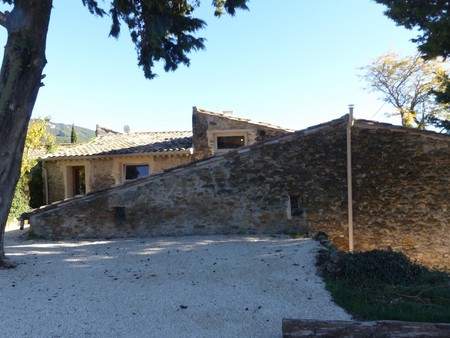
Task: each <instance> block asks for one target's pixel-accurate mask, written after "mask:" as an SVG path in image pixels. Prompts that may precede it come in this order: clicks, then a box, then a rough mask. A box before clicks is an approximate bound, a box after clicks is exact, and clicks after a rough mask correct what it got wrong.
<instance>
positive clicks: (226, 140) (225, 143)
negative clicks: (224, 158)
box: [217, 135, 245, 149]
mask: <svg viewBox="0 0 450 338" xmlns="http://www.w3.org/2000/svg"><path fill="white" fill-rule="evenodd" d="M243 146H245V136H243V135H239V136H217V149H236V148H240V147H243Z"/></svg>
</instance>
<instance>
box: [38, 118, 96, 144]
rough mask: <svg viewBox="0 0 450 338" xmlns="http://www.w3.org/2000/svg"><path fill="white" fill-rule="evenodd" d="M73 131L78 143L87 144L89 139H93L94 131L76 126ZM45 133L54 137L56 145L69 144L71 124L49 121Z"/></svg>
mask: <svg viewBox="0 0 450 338" xmlns="http://www.w3.org/2000/svg"><path fill="white" fill-rule="evenodd" d="M75 130H76V132H77V138H78V143H83V142H87V141H89V140H90V139H91V138H93V137H95V131H94V130H91V129H87V128H83V127H77V126H75ZM47 131H48V132H49V133H50V134H52V135H55V137H56V143H58V144H61V143H70V134H71V132H72V125H71V124H64V123H55V122H51V121H50V122H48V123H47Z"/></svg>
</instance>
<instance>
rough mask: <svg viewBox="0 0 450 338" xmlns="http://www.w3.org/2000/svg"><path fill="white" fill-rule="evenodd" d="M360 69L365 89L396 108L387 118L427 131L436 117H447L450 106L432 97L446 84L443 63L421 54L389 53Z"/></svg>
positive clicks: (445, 71)
mask: <svg viewBox="0 0 450 338" xmlns="http://www.w3.org/2000/svg"><path fill="white" fill-rule="evenodd" d="M361 69H362V70H363V71H364V74H363V75H362V78H363V79H364V80H365V81H366V82H367V84H368V86H367V88H366V89H367V90H369V91H370V92H377V93H379V94H381V97H380V99H381V100H383V101H384V102H386V103H388V104H390V106H391V108H393V109H392V110H391V111H389V112H388V113H387V115H390V116H399V117H400V119H401V123H402V125H403V126H405V127H414V128H418V129H426V128H427V126H430V125H432V124H433V121H434V120H435V119H436V118H440V119H445V118H448V114H449V110H448V104H446V103H440V102H437V101H436V98H435V95H434V94H433V93H435V92H438V91H441V90H442V88H444V87H445V85H446V79H447V77H448V72H447V70H446V64H445V63H444V62H442V61H439V60H438V59H432V60H426V59H424V58H422V57H421V56H420V54H416V55H413V56H406V57H400V55H399V54H397V53H387V54H384V55H381V56H379V57H377V58H376V59H374V60H373V61H372V62H371V63H370V64H369V65H367V66H365V67H362V68H361Z"/></svg>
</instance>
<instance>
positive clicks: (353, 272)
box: [317, 245, 450, 323]
mask: <svg viewBox="0 0 450 338" xmlns="http://www.w3.org/2000/svg"><path fill="white" fill-rule="evenodd" d="M317 266H318V269H319V272H320V274H321V276H322V277H323V278H324V280H325V284H326V287H327V289H328V290H329V291H330V293H331V295H332V297H333V299H334V301H335V302H336V303H337V304H338V305H339V306H341V307H343V308H344V309H346V310H347V311H348V312H349V313H350V314H351V315H352V316H353V317H354V318H355V319H357V320H402V321H413V322H433V323H450V275H449V274H448V273H446V272H440V271H431V270H429V269H427V268H426V267H423V266H420V265H417V264H414V263H412V262H411V261H410V260H409V259H408V258H407V257H406V256H405V255H404V254H403V253H401V252H394V251H382V250H372V251H366V252H354V253H348V252H341V251H338V250H337V249H336V248H334V247H333V246H332V245H326V246H325V247H324V248H323V249H322V250H321V252H320V253H319V255H318V258H317Z"/></svg>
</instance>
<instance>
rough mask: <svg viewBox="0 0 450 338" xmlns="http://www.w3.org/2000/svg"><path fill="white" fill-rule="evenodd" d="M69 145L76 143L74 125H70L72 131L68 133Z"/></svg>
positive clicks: (76, 136) (76, 137)
mask: <svg viewBox="0 0 450 338" xmlns="http://www.w3.org/2000/svg"><path fill="white" fill-rule="evenodd" d="M70 143H72V144H75V143H78V135H77V130H76V129H75V125H74V124H72V130H71V132H70Z"/></svg>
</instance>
